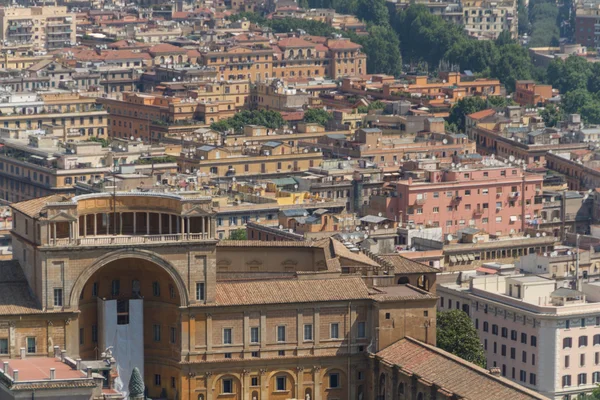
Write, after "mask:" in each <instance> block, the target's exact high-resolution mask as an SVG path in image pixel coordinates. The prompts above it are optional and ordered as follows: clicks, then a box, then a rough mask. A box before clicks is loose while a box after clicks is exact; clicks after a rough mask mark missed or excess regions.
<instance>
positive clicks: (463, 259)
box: [456, 254, 466, 262]
mask: <svg viewBox="0 0 600 400" xmlns="http://www.w3.org/2000/svg"><path fill="white" fill-rule="evenodd" d="M456 259H457V260H458V261H461V262H462V261H466V260H465V257H464V256H463V255H462V254H458V255H457V256H456Z"/></svg>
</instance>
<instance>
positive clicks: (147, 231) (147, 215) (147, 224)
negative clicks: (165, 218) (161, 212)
mask: <svg viewBox="0 0 600 400" xmlns="http://www.w3.org/2000/svg"><path fill="white" fill-rule="evenodd" d="M149 234H150V213H149V212H147V213H146V235H149Z"/></svg>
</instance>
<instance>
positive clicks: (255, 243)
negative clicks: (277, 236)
mask: <svg viewBox="0 0 600 400" xmlns="http://www.w3.org/2000/svg"><path fill="white" fill-rule="evenodd" d="M319 243H320V242H311V241H296V240H288V241H286V240H282V241H276V242H275V241H273V242H267V241H262V240H222V241H220V242H219V243H217V247H321V245H320V244H319Z"/></svg>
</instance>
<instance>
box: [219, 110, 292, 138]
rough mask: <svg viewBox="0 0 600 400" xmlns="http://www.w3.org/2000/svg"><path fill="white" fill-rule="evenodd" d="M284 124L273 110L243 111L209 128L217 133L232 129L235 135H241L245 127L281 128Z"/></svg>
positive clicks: (278, 114)
mask: <svg viewBox="0 0 600 400" xmlns="http://www.w3.org/2000/svg"><path fill="white" fill-rule="evenodd" d="M284 124H285V121H284V120H283V117H282V116H281V114H280V113H278V112H277V111H273V110H252V111H250V110H243V111H240V112H238V113H237V114H235V115H234V116H233V117H231V118H227V119H222V120H220V121H218V122H214V123H212V124H211V125H210V127H211V128H212V129H214V130H216V131H219V132H225V131H227V130H229V129H232V130H233V131H234V132H236V133H241V132H242V131H243V129H244V126H246V125H262V126H265V127H267V128H271V129H276V128H281V127H282V126H283V125H284Z"/></svg>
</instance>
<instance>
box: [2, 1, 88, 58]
mask: <svg viewBox="0 0 600 400" xmlns="http://www.w3.org/2000/svg"><path fill="white" fill-rule="evenodd" d="M75 22H76V18H75V14H73V13H69V12H68V11H67V7H66V6H41V7H27V8H24V7H5V8H2V9H0V40H1V41H3V42H5V43H7V44H12V45H15V44H19V45H28V46H31V48H33V49H37V50H44V49H45V50H53V49H62V48H65V47H70V46H72V45H74V44H75V42H76V38H75V33H76V29H75V28H76V26H75Z"/></svg>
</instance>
